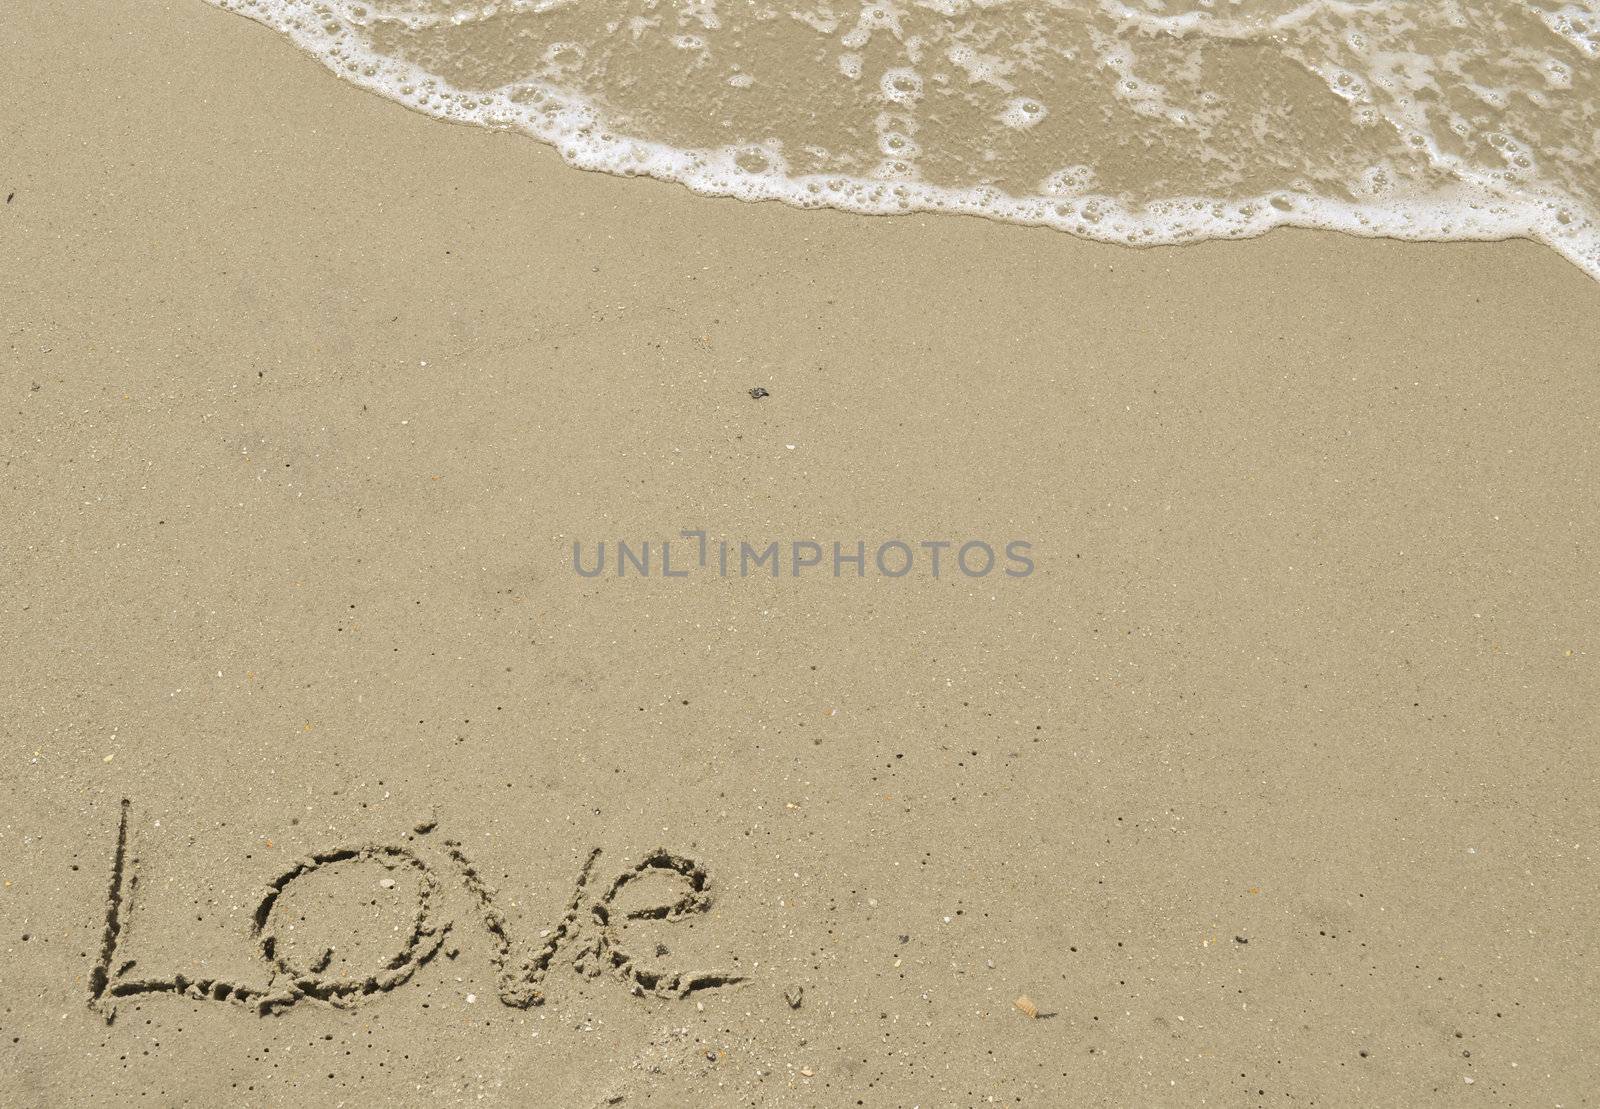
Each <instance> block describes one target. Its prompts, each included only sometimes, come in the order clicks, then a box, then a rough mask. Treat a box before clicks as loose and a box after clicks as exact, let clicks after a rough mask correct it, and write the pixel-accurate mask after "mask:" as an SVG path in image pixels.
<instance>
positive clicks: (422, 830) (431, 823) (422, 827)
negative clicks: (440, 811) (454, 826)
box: [416, 820, 439, 836]
mask: <svg viewBox="0 0 1600 1109" xmlns="http://www.w3.org/2000/svg"><path fill="white" fill-rule="evenodd" d="M438 826H439V822H438V821H437V820H424V821H423V822H422V823H421V824H418V825H417V827H416V833H417V835H419V836H425V835H427V834H428V833H429V832H431V831H433V830H434V829H435V828H437V827H438Z"/></svg>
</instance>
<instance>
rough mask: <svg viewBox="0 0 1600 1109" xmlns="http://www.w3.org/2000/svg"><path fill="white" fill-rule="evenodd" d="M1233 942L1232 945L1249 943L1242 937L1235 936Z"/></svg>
mask: <svg viewBox="0 0 1600 1109" xmlns="http://www.w3.org/2000/svg"><path fill="white" fill-rule="evenodd" d="M1233 942H1234V943H1249V942H1250V941H1249V940H1247V939H1245V938H1244V937H1243V936H1235V937H1233Z"/></svg>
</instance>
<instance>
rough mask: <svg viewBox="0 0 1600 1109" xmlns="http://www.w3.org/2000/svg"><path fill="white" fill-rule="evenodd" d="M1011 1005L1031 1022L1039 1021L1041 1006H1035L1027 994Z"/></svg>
mask: <svg viewBox="0 0 1600 1109" xmlns="http://www.w3.org/2000/svg"><path fill="white" fill-rule="evenodd" d="M1011 1004H1012V1005H1013V1006H1015V1007H1016V1010H1017V1012H1019V1013H1021V1014H1022V1015H1023V1016H1025V1017H1027V1018H1028V1019H1029V1020H1038V1019H1039V1006H1037V1005H1035V1004H1034V1003H1033V998H1031V997H1029V996H1028V995H1027V994H1023V995H1022V996H1021V997H1019V998H1017V999H1016V1000H1015V1001H1013V1002H1012V1003H1011Z"/></svg>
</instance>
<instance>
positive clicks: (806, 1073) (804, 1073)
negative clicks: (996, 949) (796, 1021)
mask: <svg viewBox="0 0 1600 1109" xmlns="http://www.w3.org/2000/svg"><path fill="white" fill-rule="evenodd" d="M816 1073H817V1072H816V1071H814V1070H812V1069H811V1068H810V1067H801V1068H800V1075H801V1077H803V1078H810V1077H811V1076H812V1075H813V1074H816ZM1467 1081H1468V1082H1471V1081H1472V1079H1470V1078H1469V1079H1467Z"/></svg>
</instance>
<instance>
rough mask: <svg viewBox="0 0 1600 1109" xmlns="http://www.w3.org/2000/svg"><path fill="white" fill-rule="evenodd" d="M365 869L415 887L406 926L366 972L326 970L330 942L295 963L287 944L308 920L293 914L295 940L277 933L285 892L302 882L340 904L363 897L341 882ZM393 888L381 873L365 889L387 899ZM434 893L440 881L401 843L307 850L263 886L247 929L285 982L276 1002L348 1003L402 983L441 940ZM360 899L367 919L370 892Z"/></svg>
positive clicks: (286, 909)
mask: <svg viewBox="0 0 1600 1109" xmlns="http://www.w3.org/2000/svg"><path fill="white" fill-rule="evenodd" d="M362 864H370V865H362ZM343 870H349V871H352V872H353V873H352V875H351V876H350V877H348V878H345V879H344V881H343V882H340V881H339V878H341V877H343V876H342V875H339V874H338V873H337V872H338V871H343ZM371 871H376V872H377V873H381V874H383V875H390V874H393V875H398V876H399V877H400V878H403V879H406V880H407V881H406V884H407V885H411V884H413V883H414V884H415V887H416V907H415V910H414V912H413V913H412V914H411V920H410V926H409V927H404V926H402V927H401V929H400V931H401V934H402V935H403V936H404V937H405V939H404V941H403V942H402V944H401V945H400V947H399V949H398V950H396V951H394V952H392V953H391V954H389V956H388V957H387V958H386V959H384V960H383V961H382V962H381V963H380V964H379V965H376V966H372V967H370V968H369V969H367V970H366V971H365V972H358V973H349V972H344V973H330V971H329V967H330V964H331V963H332V961H333V955H334V948H333V947H331V946H330V947H326V948H324V949H323V950H322V952H321V953H320V954H319V955H318V956H317V957H315V958H314V959H312V960H310V965H301V962H302V960H297V959H296V957H295V955H294V953H293V950H292V949H293V947H294V946H298V945H302V944H303V943H304V940H303V938H302V937H303V934H304V933H305V932H307V931H311V930H313V929H311V928H309V927H308V923H309V922H308V919H307V918H306V917H304V916H301V917H297V918H295V919H294V924H295V925H296V926H297V932H299V933H300V935H296V936H295V937H294V943H290V942H288V941H287V938H286V935H287V933H286V931H283V932H280V929H279V922H280V921H283V922H284V923H287V922H288V919H289V918H290V914H291V913H293V909H292V908H290V906H289V903H288V899H287V898H286V896H285V895H286V894H288V893H289V892H290V890H291V888H292V887H294V886H295V885H296V883H304V884H305V885H311V886H315V887H317V891H320V892H321V893H322V895H323V898H324V899H332V898H333V897H334V895H335V893H337V894H338V895H339V896H341V897H342V898H344V899H345V900H347V901H355V900H360V899H361V898H362V896H363V894H364V890H363V889H362V887H361V886H355V887H352V886H350V885H348V884H347V883H349V882H356V881H362V879H361V878H358V877H355V875H360V874H361V873H362V872H371ZM319 879H320V881H319ZM397 886H398V883H397V882H396V881H395V879H393V878H389V877H384V878H381V879H379V880H377V882H376V884H375V885H374V886H370V887H367V888H370V889H373V890H375V891H377V893H379V894H383V895H386V896H388V897H393V896H395V895H394V894H393V893H392V892H390V891H393V890H395V889H396V888H397ZM302 888H304V887H302ZM438 890H439V882H438V880H437V879H436V878H435V877H434V876H433V871H432V870H431V869H430V868H429V866H428V864H427V863H425V862H423V861H422V859H421V858H420V857H418V856H417V854H416V853H415V852H413V851H411V850H409V849H407V848H404V847H397V846H391V845H369V846H364V847H342V848H336V849H334V850H331V851H323V852H319V853H317V854H315V855H308V856H306V857H305V858H303V859H300V860H299V861H297V862H296V863H295V864H294V865H293V866H291V867H290V868H289V869H288V870H286V871H284V873H283V874H281V875H280V876H279V877H278V878H276V879H275V880H274V881H272V882H271V883H270V884H269V885H268V887H267V892H266V894H265V895H264V896H263V897H262V899H261V903H260V904H259V905H257V906H256V912H255V920H254V924H253V928H252V931H253V933H254V936H255V939H256V942H257V943H258V944H259V946H260V950H261V955H262V957H263V958H264V959H266V960H267V961H268V962H269V963H271V964H272V965H273V967H274V968H275V970H276V971H277V973H278V975H279V976H280V977H282V978H284V979H287V980H288V983H287V985H286V986H285V987H284V988H283V992H282V993H281V995H279V996H277V997H276V998H275V999H274V1000H275V1001H276V1003H277V1004H278V1005H292V1004H294V1003H295V1002H296V1001H298V1000H300V999H301V998H308V997H309V998H315V999H317V1000H319V1001H326V1002H328V1003H329V1004H331V1005H337V1006H341V1007H348V1006H351V1005H354V1004H356V1003H357V1002H358V1001H359V1000H360V999H361V998H363V997H366V996H368V995H370V994H375V993H384V992H387V991H389V990H392V989H394V988H395V987H396V986H399V985H401V984H403V983H405V982H406V981H408V980H409V979H410V978H411V976H412V975H413V974H415V973H416V971H417V968H418V967H420V966H421V965H422V964H424V963H426V962H427V961H428V960H429V959H431V958H432V957H433V956H434V955H435V954H436V953H437V952H438V950H439V947H440V945H441V944H442V943H443V942H444V935H445V927H441V926H439V925H436V924H435V923H434V921H433V918H432V902H433V899H434V896H435V895H436V894H437V893H438ZM309 896H312V897H315V896H316V892H311V893H310V894H309ZM365 896H366V902H365V905H364V906H362V910H363V913H362V915H363V916H367V913H366V911H365V910H366V909H370V908H371V907H372V906H374V905H376V903H377V900H376V895H374V894H366V895H365ZM380 913H381V910H380ZM269 1004H270V1003H269Z"/></svg>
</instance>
